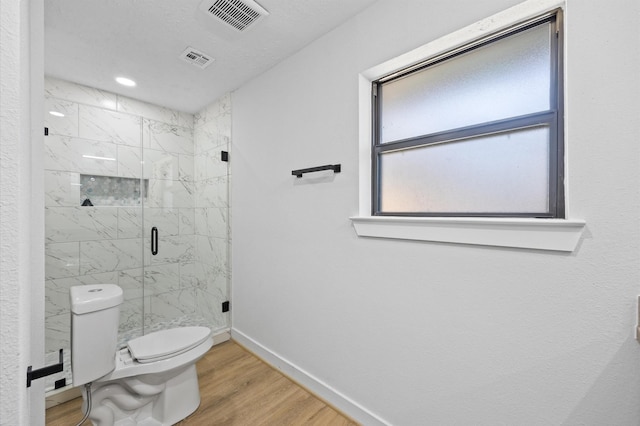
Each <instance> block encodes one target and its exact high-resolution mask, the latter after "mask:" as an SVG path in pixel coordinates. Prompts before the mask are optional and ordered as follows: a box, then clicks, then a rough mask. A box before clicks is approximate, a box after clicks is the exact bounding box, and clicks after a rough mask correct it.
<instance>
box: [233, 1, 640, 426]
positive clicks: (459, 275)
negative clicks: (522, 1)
mask: <svg viewBox="0 0 640 426" xmlns="http://www.w3.org/2000/svg"><path fill="white" fill-rule="evenodd" d="M516 3H518V1H514V0H486V1H482V2H476V1H471V0H455V1H452V0H446V1H444V0H434V1H429V2H425V1H420V0H393V1H392V0H381V1H379V2H378V3H376V4H375V5H374V6H372V7H371V8H369V9H368V10H366V11H365V12H363V13H362V14H360V15H359V16H357V17H356V18H354V19H352V20H350V21H348V22H346V23H344V24H343V25H342V26H340V27H338V28H336V29H335V30H334V31H332V32H331V33H329V34H327V35H326V36H324V37H323V38H321V39H319V40H317V41H316V42H314V43H312V44H311V45H309V46H307V47H306V48H305V49H303V50H301V51H299V52H298V53H297V54H295V55H294V56H292V57H290V58H289V59H287V60H285V61H284V62H282V63H281V64H279V65H278V66H276V67H274V68H273V69H271V70H270V71H268V72H266V73H264V74H263V75H261V76H260V77H259V78H257V79H255V80H253V81H252V82H250V83H248V84H246V85H245V86H243V87H241V88H240V89H239V90H238V91H236V92H235V93H234V97H233V145H234V147H233V151H234V157H233V161H234V181H233V186H232V202H233V210H234V217H233V231H232V233H233V239H234V244H233V311H232V312H233V327H234V329H235V331H236V332H237V333H238V335H242V336H244V337H246V338H247V339H250V340H252V341H254V342H255V343H256V344H257V345H260V346H261V347H262V348H264V349H265V350H267V351H270V352H271V353H273V354H276V355H278V356H280V357H281V358H282V359H283V361H285V362H289V363H291V364H293V365H295V366H297V367H298V368H300V369H302V370H303V371H304V372H306V373H307V374H309V375H312V376H314V377H315V378H316V379H317V380H318V381H319V382H323V383H325V384H326V385H327V386H328V387H330V388H333V389H334V390H335V391H336V392H339V393H341V394H342V395H344V396H345V397H346V398H348V399H350V400H352V401H354V402H355V403H356V404H359V405H361V406H362V407H364V409H365V410H368V411H369V412H370V413H371V414H372V415H374V416H378V417H379V418H380V419H382V421H383V422H387V423H389V424H394V425H424V424H434V425H435V424H437V425H468V424H473V425H515V424H517V425H559V424H563V425H578V424H586V425H594V426H595V425H604V424H615V425H629V426H631V425H637V424H638V423H639V422H640V345H638V343H637V342H636V341H635V340H634V326H635V323H636V306H635V305H636V302H635V298H636V296H637V294H638V293H640V285H639V283H640V273H639V270H640V269H639V265H640V250H639V248H640V247H639V242H640V238H639V237H640V235H639V231H640V195H639V191H638V184H639V183H640V167H638V160H639V158H640V144H639V143H638V142H639V141H638V135H639V134H640V116H638V111H639V110H640V87H639V83H638V78H637V76H638V74H639V71H640V57H639V55H640V40H639V37H638V28H640V10H639V5H638V2H637V1H636V0H609V1H605V0H594V1H589V2H581V1H576V0H570V1H569V4H568V11H567V15H566V18H567V32H566V38H567V40H566V49H567V57H568V60H567V64H566V66H567V93H568V99H567V105H568V106H567V125H568V140H567V144H568V147H567V156H568V158H569V165H568V185H569V200H568V203H569V208H570V212H571V216H572V217H575V218H580V219H585V220H586V221H587V227H586V230H585V234H584V237H583V240H582V241H581V243H580V244H579V246H578V249H577V250H576V251H575V252H573V253H571V254H564V253H554V252H538V251H529V250H516V249H513V250H512V249H499V248H482V247H471V246H462V245H449V244H432V243H417V242H408V241H390V240H374V239H359V238H357V237H356V236H355V234H354V232H353V229H352V227H351V224H350V222H349V220H348V217H349V216H352V215H356V214H357V213H358V133H357V132H358V110H357V106H358V99H357V95H358V87H357V84H358V79H357V77H358V73H359V72H361V71H363V70H366V69H368V68H370V67H371V66H374V65H376V64H378V63H381V62H383V61H385V60H387V59H390V58H392V57H394V56H397V55H399V54H402V53H404V52H406V51H408V50H410V49H413V48H415V47H417V46H419V45H422V44H424V43H426V42H429V41H431V40H433V39H436V38H438V37H440V36H442V35H444V34H447V33H449V32H452V31H455V30H457V29H459V28H461V27H464V26H466V25H468V24H470V23H473V22H475V21H477V20H479V19H482V18H484V17H487V16H489V15H492V14H493V13H496V12H498V11H500V10H503V9H506V8H507V7H509V6H512V5H514V4H516ZM603 11H607V12H608V13H606V14H603ZM329 163H342V166H343V172H342V173H341V174H338V175H335V176H333V177H332V176H328V177H326V178H320V177H317V178H315V177H313V175H309V177H305V178H304V179H303V180H296V178H295V177H292V176H291V175H290V171H291V170H293V169H296V168H302V167H310V166H315V165H321V164H329ZM354 413H355V414H356V415H357V410H356V411H354ZM362 419H364V420H366V418H365V417H362ZM367 421H368V420H367Z"/></svg>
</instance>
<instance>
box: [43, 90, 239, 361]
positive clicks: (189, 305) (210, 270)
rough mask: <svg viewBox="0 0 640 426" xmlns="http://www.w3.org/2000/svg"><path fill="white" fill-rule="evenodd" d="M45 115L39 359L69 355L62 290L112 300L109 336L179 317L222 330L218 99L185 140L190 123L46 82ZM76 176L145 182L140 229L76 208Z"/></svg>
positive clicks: (223, 230)
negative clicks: (90, 290)
mask: <svg viewBox="0 0 640 426" xmlns="http://www.w3.org/2000/svg"><path fill="white" fill-rule="evenodd" d="M45 108H46V109H45V126H47V127H48V128H49V136H47V137H46V138H45V151H46V152H45V160H44V161H45V209H46V211H45V234H46V235H45V237H46V243H45V244H46V247H45V255H46V266H45V273H46V350H47V352H48V353H53V354H55V353H56V351H57V350H58V349H59V348H69V331H70V330H69V315H70V313H69V300H68V298H69V296H68V294H69V287H71V286H73V285H79V284H93V283H117V284H119V285H120V286H121V287H122V288H123V290H124V293H125V302H124V303H123V305H122V306H121V320H120V323H121V332H125V331H129V332H130V330H140V329H141V327H142V325H143V324H142V321H144V323H145V325H146V326H148V327H152V326H157V324H158V323H161V322H171V321H174V322H175V321H176V319H179V318H182V317H184V316H191V317H193V318H201V319H202V320H200V319H196V320H195V322H199V321H202V322H206V323H208V324H209V325H210V326H213V327H214V328H215V327H216V326H218V327H219V328H224V327H226V325H227V324H226V320H227V318H226V317H224V316H222V314H221V313H220V303H221V302H222V301H223V300H226V297H227V296H226V295H227V280H228V277H229V274H228V265H229V262H228V256H227V252H228V232H229V227H228V222H229V220H228V218H229V214H228V207H229V203H228V199H227V198H228V196H227V194H228V176H227V170H226V169H227V168H226V163H222V162H221V161H220V157H219V152H220V150H222V149H223V148H224V149H225V150H227V149H228V144H229V139H230V129H231V119H230V109H229V97H226V98H223V100H221V101H220V102H217V103H214V104H212V106H211V107H209V108H207V109H205V110H203V111H202V112H201V113H200V114H198V116H197V119H196V120H195V124H196V127H195V131H194V116H193V115H190V114H186V113H182V112H177V111H172V110H169V109H166V108H162V107H158V106H154V105H150V104H146V103H143V102H140V101H136V100H134V99H130V98H126V97H122V96H119V95H115V94H112V93H108V92H104V91H101V90H97V89H93V88H89V87H85V86H80V85H76V84H73V83H69V82H66V81H62V80H57V79H53V78H47V79H46V82H45ZM49 111H58V112H61V113H63V114H64V117H54V116H52V115H50V114H49V113H48V112H49ZM194 133H195V135H194ZM143 151H144V155H143ZM87 156H89V157H87ZM96 157H97V158H96ZM142 161H144V167H142V168H141V162H142ZM80 175H96V176H111V177H123V178H144V179H148V194H147V195H146V199H145V203H146V204H145V209H144V229H142V224H143V221H142V216H143V209H142V206H140V205H131V202H130V201H131V200H129V202H128V203H125V204H126V205H117V203H116V205H113V206H102V207H100V206H96V207H86V206H81V202H82V201H83V200H84V198H85V197H84V196H83V193H82V189H81V184H80V183H81V179H80ZM152 226H156V227H157V228H158V229H159V233H160V243H159V253H158V255H157V256H151V255H150V252H149V250H148V248H149V244H150V239H149V236H150V232H151V231H150V230H151V227H152ZM143 266H144V269H143ZM143 275H144V276H143ZM143 279H144V282H145V288H144V294H143V289H142V282H143ZM143 296H144V297H143ZM143 306H144V312H145V318H144V319H142V309H143ZM67 352H68V351H67Z"/></svg>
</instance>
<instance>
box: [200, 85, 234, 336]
mask: <svg viewBox="0 0 640 426" xmlns="http://www.w3.org/2000/svg"><path fill="white" fill-rule="evenodd" d="M194 123H195V125H194V126H195V130H194V142H195V176H194V180H195V188H196V200H195V220H194V223H195V244H196V251H195V253H196V255H195V262H194V265H195V271H194V275H195V277H196V281H197V295H198V302H197V303H198V305H197V310H198V314H199V315H202V316H203V317H205V318H206V319H207V320H208V322H209V323H211V324H224V325H225V326H226V324H228V322H229V318H228V317H229V314H228V313H222V311H221V304H222V302H224V301H225V300H227V299H228V294H229V291H228V285H229V283H230V282H231V276H230V268H229V265H230V264H231V263H230V258H229V256H230V253H231V250H230V249H229V247H230V235H231V232H230V197H229V194H230V191H229V183H230V178H231V174H230V170H231V167H230V165H231V162H228V163H227V162H223V161H222V159H221V153H222V151H226V152H229V149H230V148H231V143H230V142H231V96H230V95H229V94H227V95H225V96H223V97H221V98H220V99H218V100H217V101H216V102H213V103H212V104H210V105H209V106H208V107H207V108H205V109H204V110H202V111H200V112H199V113H197V114H196V115H195V117H194Z"/></svg>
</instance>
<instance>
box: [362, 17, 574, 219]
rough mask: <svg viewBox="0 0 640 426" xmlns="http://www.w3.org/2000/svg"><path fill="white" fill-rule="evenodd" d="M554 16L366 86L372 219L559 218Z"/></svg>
mask: <svg viewBox="0 0 640 426" xmlns="http://www.w3.org/2000/svg"><path fill="white" fill-rule="evenodd" d="M560 19H561V16H560V12H559V11H558V12H554V13H552V14H548V15H545V16H543V17H540V18H537V19H535V20H531V21H528V22H526V23H522V24H520V25H517V26H515V27H511V28H509V29H508V30H504V31H501V32H500V33H498V34H493V35H491V36H489V37H485V38H483V39H481V40H476V41H474V42H472V43H469V44H466V45H464V46H463V47H460V48H457V49H455V50H453V51H449V52H447V53H445V54H441V55H438V56H437V57H434V58H431V59H429V60H427V61H424V62H421V63H419V64H417V65H413V66H411V67H409V68H405V69H402V70H400V71H397V72H394V73H392V74H390V75H387V76H385V77H382V78H379V79H377V80H374V81H373V82H372V85H373V100H372V106H373V134H372V137H373V148H372V176H373V180H372V197H371V204H372V214H373V215H374V216H440V217H442V216H445V217H446V216H454V217H458V216H480V217H534V218H564V215H565V212H564V210H565V206H564V154H563V148H564V141H563V110H562V106H563V101H562V93H563V91H562V60H561V58H562V46H561V41H562V35H561V33H560V28H561V25H559V21H560Z"/></svg>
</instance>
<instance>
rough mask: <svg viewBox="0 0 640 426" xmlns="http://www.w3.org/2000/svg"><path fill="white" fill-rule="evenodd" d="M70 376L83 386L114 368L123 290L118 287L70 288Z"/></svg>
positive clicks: (96, 285)
mask: <svg viewBox="0 0 640 426" xmlns="http://www.w3.org/2000/svg"><path fill="white" fill-rule="evenodd" d="M69 297H70V299H71V372H72V374H73V385H74V386H80V385H83V384H85V383H89V382H92V381H94V380H96V379H99V378H100V377H102V376H104V375H106V374H108V373H110V372H111V371H112V370H113V369H114V368H115V353H116V346H117V344H118V322H119V318H120V304H121V303H122V289H121V288H120V287H118V286H117V285H115V284H93V285H81V286H74V287H71V289H70V291H69Z"/></svg>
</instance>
